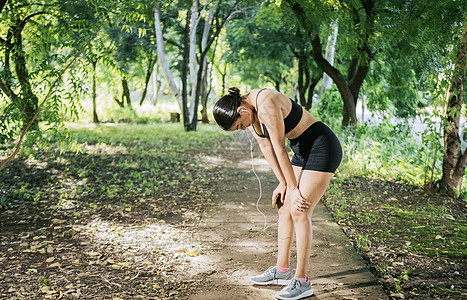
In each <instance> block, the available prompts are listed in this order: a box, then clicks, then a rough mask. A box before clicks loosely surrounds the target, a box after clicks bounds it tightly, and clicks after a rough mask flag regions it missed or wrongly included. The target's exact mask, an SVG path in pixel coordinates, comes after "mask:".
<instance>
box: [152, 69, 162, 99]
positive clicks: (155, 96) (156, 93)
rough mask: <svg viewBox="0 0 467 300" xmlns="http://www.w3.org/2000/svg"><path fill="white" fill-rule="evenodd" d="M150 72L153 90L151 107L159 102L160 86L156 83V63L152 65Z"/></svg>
mask: <svg viewBox="0 0 467 300" xmlns="http://www.w3.org/2000/svg"><path fill="white" fill-rule="evenodd" d="M153 69H154V70H153V72H152V89H153V96H152V105H154V106H156V104H157V101H158V100H159V91H160V89H161V84H160V83H159V82H158V81H157V76H158V74H159V72H158V71H157V70H158V67H157V63H156V62H155V63H154V66H153Z"/></svg>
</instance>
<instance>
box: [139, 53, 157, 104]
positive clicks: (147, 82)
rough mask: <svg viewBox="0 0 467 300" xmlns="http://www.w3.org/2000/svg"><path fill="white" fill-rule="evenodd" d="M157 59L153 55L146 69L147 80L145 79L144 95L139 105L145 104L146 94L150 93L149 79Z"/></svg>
mask: <svg viewBox="0 0 467 300" xmlns="http://www.w3.org/2000/svg"><path fill="white" fill-rule="evenodd" d="M154 63H155V60H154V59H152V57H151V58H150V59H149V63H148V70H147V71H146V80H145V81H144V91H143V95H142V96H141V100H140V101H139V106H141V105H143V102H144V99H145V98H146V94H147V93H148V86H149V80H150V79H151V73H152V70H153V68H154Z"/></svg>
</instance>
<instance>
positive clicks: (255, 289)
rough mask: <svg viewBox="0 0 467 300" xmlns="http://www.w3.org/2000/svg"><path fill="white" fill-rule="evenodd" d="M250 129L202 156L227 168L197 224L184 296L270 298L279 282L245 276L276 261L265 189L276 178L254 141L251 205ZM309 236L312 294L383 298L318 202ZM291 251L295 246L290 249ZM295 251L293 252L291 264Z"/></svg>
mask: <svg viewBox="0 0 467 300" xmlns="http://www.w3.org/2000/svg"><path fill="white" fill-rule="evenodd" d="M248 139H249V134H248V133H245V134H240V135H239V137H238V138H237V140H236V141H235V142H234V143H233V144H232V146H231V148H229V149H226V153H225V156H224V157H223V158H218V157H217V158H215V157H211V158H209V157H208V158H206V161H207V162H209V163H210V164H211V165H215V166H217V168H221V167H222V168H224V170H225V171H226V176H225V181H224V184H222V185H220V186H218V187H216V191H215V193H216V194H217V200H216V201H217V202H216V205H214V207H213V209H212V210H210V211H208V212H207V213H206V215H205V216H204V217H203V220H202V222H201V224H200V226H199V228H198V234H199V238H200V240H201V242H202V244H204V245H210V246H209V247H206V249H205V251H203V253H201V255H200V256H199V257H197V258H196V259H194V260H192V263H194V264H195V269H196V270H197V272H199V273H198V275H200V274H201V277H202V280H201V281H198V280H196V281H198V284H196V285H195V289H194V290H193V292H192V293H191V295H190V296H189V299H273V295H274V293H275V292H276V291H279V290H280V287H278V286H254V285H252V284H250V282H249V277H250V276H252V275H256V274H259V273H261V272H262V271H264V270H265V269H266V268H267V267H269V266H272V265H274V264H275V259H276V232H277V225H276V222H277V214H276V212H275V210H273V209H271V208H270V205H269V203H270V202H269V200H268V199H269V195H270V193H271V191H272V189H273V188H274V187H275V186H274V185H275V184H276V180H275V178H274V175H273V173H272V172H271V171H270V169H269V167H268V166H267V163H266V161H265V160H264V159H262V156H261V154H260V153H259V150H258V147H257V145H256V143H254V157H255V160H254V161H255V170H256V172H257V174H258V175H259V177H260V179H261V183H262V189H263V197H262V199H261V201H260V205H259V208H260V210H261V211H262V212H263V213H265V214H266V216H267V225H268V226H269V225H273V224H274V225H273V226H271V227H269V228H268V229H266V230H263V228H264V217H263V216H262V215H261V214H260V213H259V212H258V211H257V210H256V200H257V198H258V195H259V187H258V181H257V179H256V177H255V175H254V173H253V172H252V170H251V160H250V149H249V148H250V143H249V140H248ZM313 225H314V241H313V248H312V253H311V256H312V257H311V261H310V270H311V273H310V280H311V281H312V283H313V289H314V291H315V296H313V297H311V298H312V299H388V297H387V296H386V294H385V293H384V291H383V289H382V287H381V286H380V285H379V284H378V282H377V280H376V279H375V277H374V276H373V275H372V274H371V273H370V271H369V270H368V268H367V267H366V265H365V263H364V262H363V260H362V259H361V258H360V256H359V255H358V254H357V253H356V251H355V250H354V248H353V247H352V245H351V244H350V242H349V241H348V239H347V237H346V236H345V235H344V233H343V232H342V231H341V229H340V228H339V227H338V225H337V224H336V223H335V222H334V221H333V219H332V217H331V216H330V214H329V213H328V212H327V210H326V208H325V207H324V205H323V204H319V205H318V206H317V208H316V210H315V213H314V216H313ZM292 253H293V254H294V253H295V249H294V248H293V249H292ZM293 266H295V257H292V267H293Z"/></svg>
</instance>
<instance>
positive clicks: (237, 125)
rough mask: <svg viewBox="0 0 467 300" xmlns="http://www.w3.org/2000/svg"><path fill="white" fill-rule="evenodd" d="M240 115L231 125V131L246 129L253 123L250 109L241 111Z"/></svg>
mask: <svg viewBox="0 0 467 300" xmlns="http://www.w3.org/2000/svg"><path fill="white" fill-rule="evenodd" d="M239 113H240V116H239V117H238V118H237V120H235V122H234V123H233V124H232V127H230V129H229V131H235V130H245V129H246V128H247V127H248V126H250V125H251V121H252V120H251V117H250V116H251V112H250V111H240V112H239Z"/></svg>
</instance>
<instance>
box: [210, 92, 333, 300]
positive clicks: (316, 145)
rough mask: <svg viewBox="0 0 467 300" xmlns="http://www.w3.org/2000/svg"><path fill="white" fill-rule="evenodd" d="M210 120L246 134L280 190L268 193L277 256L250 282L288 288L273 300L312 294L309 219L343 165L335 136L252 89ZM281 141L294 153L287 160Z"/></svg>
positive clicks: (284, 100)
mask: <svg viewBox="0 0 467 300" xmlns="http://www.w3.org/2000/svg"><path fill="white" fill-rule="evenodd" d="M213 114H214V118H215V120H216V122H217V124H218V125H219V126H221V127H222V128H223V129H224V130H228V131H235V130H239V129H241V130H245V129H246V128H248V129H249V130H250V131H251V132H252V134H253V135H254V136H255V137H256V140H257V141H258V144H259V146H260V148H261V152H262V153H263V155H264V157H265V158H266V160H267V161H268V163H269V165H270V166H271V168H272V170H273V172H274V174H275V176H276V177H277V179H278V180H279V184H278V186H277V187H276V189H275V190H274V192H273V193H272V205H273V207H274V206H275V205H276V204H277V205H278V208H279V209H278V213H279V226H278V240H277V241H278V255H277V263H276V265H275V266H273V267H270V268H269V269H267V270H266V271H265V272H264V273H263V274H261V275H258V276H254V277H251V278H250V279H251V281H252V282H253V283H255V284H287V283H288V284H287V286H286V287H285V288H284V289H282V290H281V291H280V292H278V293H276V295H275V296H276V298H278V299H301V298H305V297H308V296H311V295H312V294H313V290H312V288H311V284H310V282H309V280H308V277H307V271H308V263H309V258H310V251H311V240H312V237H313V233H312V224H311V216H312V213H313V210H314V208H315V207H316V205H317V204H318V201H319V200H320V198H321V197H322V196H323V194H324V192H325V191H326V189H327V187H328V185H329V182H330V181H331V178H332V176H333V174H334V172H335V171H336V169H337V167H338V166H339V164H340V162H341V159H342V148H341V145H340V143H339V140H338V139H337V137H336V135H335V134H334V133H333V132H332V131H331V129H329V128H328V127H327V126H326V125H324V124H323V123H321V122H320V121H318V120H317V119H316V118H315V117H314V116H312V115H311V114H310V113H309V112H308V111H306V110H305V109H303V108H302V107H301V106H300V105H299V104H297V103H296V102H295V101H293V100H291V99H289V98H288V97H287V96H285V95H284V94H282V93H279V92H277V91H273V90H268V89H254V90H252V91H250V92H249V93H247V94H246V95H244V96H241V95H240V90H239V89H238V88H235V87H234V88H230V89H229V94H228V95H225V96H223V97H222V98H220V99H219V100H218V101H217V103H216V104H215V105H214V108H213ZM285 138H288V139H289V140H290V145H291V148H292V150H293V152H294V155H293V157H292V160H290V159H289V156H288V154H287V150H286V146H285ZM294 232H295V235H296V246H297V247H296V248H297V268H296V270H295V276H294V275H293V273H292V270H291V268H290V252H291V248H292V241H293V234H294Z"/></svg>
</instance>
